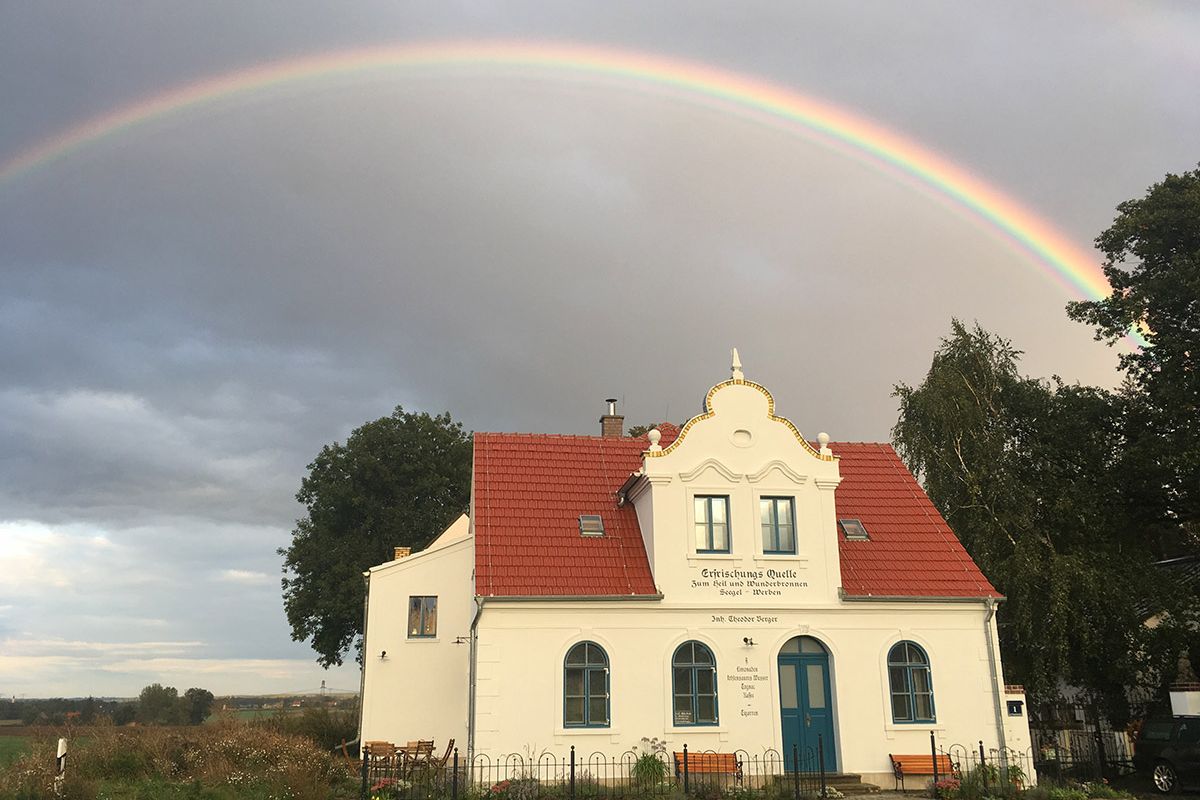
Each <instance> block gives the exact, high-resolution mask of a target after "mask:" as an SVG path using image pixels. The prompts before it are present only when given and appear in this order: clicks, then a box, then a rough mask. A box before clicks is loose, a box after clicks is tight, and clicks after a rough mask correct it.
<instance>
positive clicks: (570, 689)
mask: <svg viewBox="0 0 1200 800" xmlns="http://www.w3.org/2000/svg"><path fill="white" fill-rule="evenodd" d="M608 725H609V696H608V654H606V653H605V652H604V648H602V647H601V646H600V645H598V644H596V643H595V642H580V643H579V644H577V645H575V646H574V647H572V648H571V649H570V650H568V651H567V657H566V659H564V661H563V727H565V728H607V727H608Z"/></svg>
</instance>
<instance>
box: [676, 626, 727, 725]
mask: <svg viewBox="0 0 1200 800" xmlns="http://www.w3.org/2000/svg"><path fill="white" fill-rule="evenodd" d="M671 685H672V689H671V691H672V695H673V697H672V700H673V709H674V719H675V724H676V725H716V724H717V660H716V659H715V658H713V654H712V650H709V649H708V648H707V647H705V646H704V645H703V644H701V643H700V642H684V643H683V644H681V645H679V648H678V649H677V650H676V651H675V656H674V657H673V658H672V659H671Z"/></svg>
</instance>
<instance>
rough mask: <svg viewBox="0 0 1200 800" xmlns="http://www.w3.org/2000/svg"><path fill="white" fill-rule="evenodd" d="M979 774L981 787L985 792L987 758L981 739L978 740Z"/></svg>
mask: <svg viewBox="0 0 1200 800" xmlns="http://www.w3.org/2000/svg"><path fill="white" fill-rule="evenodd" d="M979 774H980V775H982V776H983V788H984V791H985V793H986V791H987V788H988V786H987V784H988V778H987V758H986V757H985V756H984V754H983V739H980V740H979Z"/></svg>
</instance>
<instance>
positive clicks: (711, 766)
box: [675, 752, 742, 782]
mask: <svg viewBox="0 0 1200 800" xmlns="http://www.w3.org/2000/svg"><path fill="white" fill-rule="evenodd" d="M683 757H684V754H683V753H675V779H676V780H682V778H683V772H684V761H683ZM687 774H688V775H689V776H691V775H732V776H733V778H734V780H736V781H738V782H741V780H742V762H741V761H739V760H738V757H737V755H736V754H734V753H695V752H688V753H687Z"/></svg>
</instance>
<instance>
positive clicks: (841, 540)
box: [829, 442, 1000, 597]
mask: <svg viewBox="0 0 1200 800" xmlns="http://www.w3.org/2000/svg"><path fill="white" fill-rule="evenodd" d="M829 446H830V448H831V449H832V450H833V452H834V455H837V456H840V457H841V462H840V464H839V466H840V468H841V473H842V483H841V485H840V486H838V488H837V492H836V495H835V496H836V498H837V516H838V519H857V520H860V521H861V522H862V524H863V526H864V527H865V528H866V529H867V535H868V536H869V537H870V541H847V540H846V537H845V536H844V535H843V534H842V533H841V531H839V532H838V552H839V553H840V554H841V561H842V588H843V589H845V590H846V594H848V595H852V596H859V597H864V596H872V595H873V596H877V597H879V596H883V597H888V596H896V597H999V596H1000V593H999V592H997V591H996V589H995V588H994V587H993V586H992V584H991V583H989V582H988V579H987V578H985V577H984V576H983V573H982V572H980V571H979V567H977V566H975V562H974V561H972V560H971V557H970V556H969V555H967V551H966V550H965V549H964V548H963V546H962V544H961V543H960V542H959V541H958V537H957V536H955V535H954V531H952V530H950V526H949V525H947V524H946V520H944V519H942V515H941V514H939V513H938V510H937V509H936V508H934V506H933V503H932V502H931V501H930V500H929V497H928V495H926V494H925V490H924V489H922V488H921V486H920V484H918V483H917V480H916V478H914V477H913V476H912V473H911V472H909V471H908V468H907V467H905V466H904V462H902V461H901V460H900V457H899V456H898V455H896V451H895V450H893V449H892V448H891V446H890V445H886V444H872V443H867V442H842V443H839V444H832V443H831V444H830V445H829Z"/></svg>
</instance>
